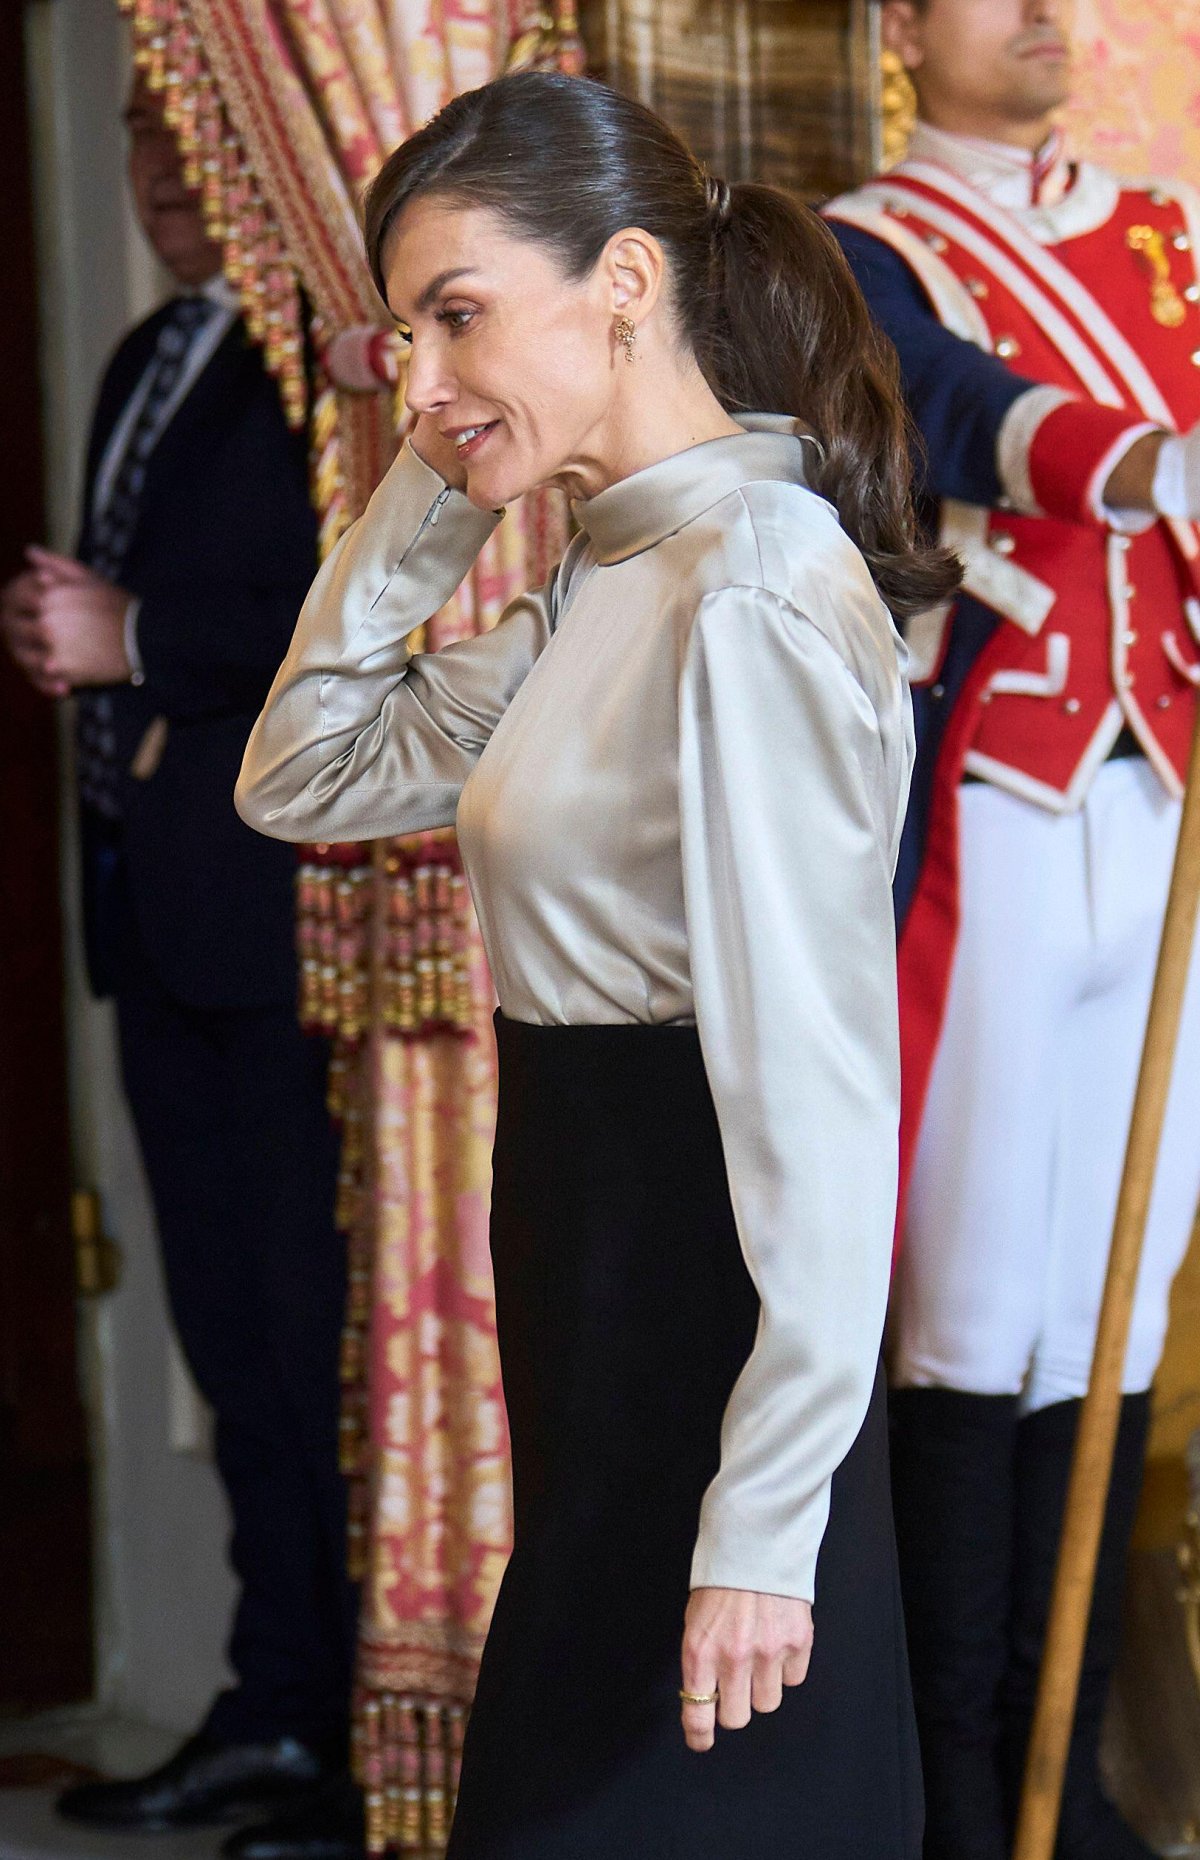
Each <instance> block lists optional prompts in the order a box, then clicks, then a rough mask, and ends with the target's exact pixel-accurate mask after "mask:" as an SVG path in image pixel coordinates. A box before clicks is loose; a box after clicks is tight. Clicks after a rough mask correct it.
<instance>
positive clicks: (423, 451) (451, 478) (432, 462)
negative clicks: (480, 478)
mask: <svg viewBox="0 0 1200 1860" xmlns="http://www.w3.org/2000/svg"><path fill="white" fill-rule="evenodd" d="M408 443H409V445H410V446H411V447H412V449H413V451H414V452H415V453H416V455H417V457H418V458H419V459H420V460H421V462H422V463H423V464H425V465H428V466H430V468H431V469H432V470H433V471H435V472H437V474H438V476H439V477H440V478H444V479H445V480H446V483H447V484H448V485H452V486H453V488H454V489H455V490H456V491H465V490H466V488H467V468H466V466H465V465H464V464H463V462H462V460H461V459H460V458H459V456H458V451H457V448H456V447H455V445H454V441H453V440H451V439H443V437H442V435H441V433H439V432H438V429H437V427H436V426H435V424H434V422H433V420H432V419H431V418H430V416H429V414H427V413H422V414H420V415H419V416H418V418H417V419H416V421H415V422H414V424H413V426H412V428H411V430H410V432H409V435H408Z"/></svg>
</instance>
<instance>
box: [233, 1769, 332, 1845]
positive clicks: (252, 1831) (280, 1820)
mask: <svg viewBox="0 0 1200 1860" xmlns="http://www.w3.org/2000/svg"><path fill="white" fill-rule="evenodd" d="M221 1854H222V1860H366V1848H365V1846H364V1844H363V1798H362V1790H361V1789H356V1788H355V1787H354V1784H353V1783H351V1782H350V1781H349V1780H348V1779H347V1778H344V1777H343V1778H340V1779H338V1780H337V1781H336V1782H333V1783H329V1784H327V1785H326V1787H325V1788H324V1789H322V1790H321V1791H320V1792H319V1794H317V1795H316V1796H314V1797H313V1799H312V1801H311V1802H309V1803H308V1804H307V1805H306V1806H303V1807H300V1808H295V1809H293V1810H292V1811H291V1812H290V1813H288V1814H284V1815H279V1816H278V1817H277V1818H276V1819H275V1820H274V1821H266V1822H263V1823H262V1825H261V1826H256V1827H251V1828H239V1829H238V1831H237V1833H236V1834H231V1835H230V1836H229V1837H228V1839H227V1840H226V1841H224V1842H223V1844H222V1847H221Z"/></svg>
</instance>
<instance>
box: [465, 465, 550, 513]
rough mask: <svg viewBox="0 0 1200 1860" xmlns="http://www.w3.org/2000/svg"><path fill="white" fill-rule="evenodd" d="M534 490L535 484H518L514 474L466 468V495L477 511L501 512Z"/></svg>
mask: <svg viewBox="0 0 1200 1860" xmlns="http://www.w3.org/2000/svg"><path fill="white" fill-rule="evenodd" d="M536 488H537V487H536V485H535V484H526V483H524V482H523V481H520V482H518V481H517V479H516V476H515V474H510V473H501V472H492V471H488V470H487V469H486V468H485V467H480V469H479V470H478V471H472V470H471V468H470V467H469V466H468V467H467V489H466V495H467V498H468V499H469V501H470V502H471V503H472V504H474V506H475V508H476V509H477V510H489V511H490V510H503V509H504V508H505V507H506V506H507V505H508V504H515V503H516V501H517V499H518V498H519V497H524V496H525V494H526V492H528V491H532V490H535V489H536Z"/></svg>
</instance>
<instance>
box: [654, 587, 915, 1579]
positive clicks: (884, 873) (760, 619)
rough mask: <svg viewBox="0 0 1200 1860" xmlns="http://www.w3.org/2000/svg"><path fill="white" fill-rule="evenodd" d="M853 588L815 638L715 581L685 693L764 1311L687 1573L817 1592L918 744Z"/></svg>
mask: <svg viewBox="0 0 1200 1860" xmlns="http://www.w3.org/2000/svg"><path fill="white" fill-rule="evenodd" d="M864 574H865V571H864ZM839 598H841V599H842V603H843V605H842V611H841V614H840V617H839V614H838V613H837V612H835V611H834V610H833V602H832V599H830V600H827V601H826V608H827V613H826V614H824V615H822V614H820V613H818V619H820V620H822V621H824V620H826V619H828V621H829V625H828V627H827V629H826V630H823V629H822V625H819V624H816V623H814V620H813V619H810V618H808V617H806V616H805V615H804V614H802V613H800V612H798V611H797V610H796V609H795V608H794V607H792V606H791V605H789V604H788V603H787V602H786V601H784V600H783V599H781V598H779V597H778V596H777V595H775V594H772V593H769V592H767V591H765V590H764V589H762V588H731V589H727V590H724V591H722V592H719V593H715V594H712V595H710V596H709V597H708V598H707V599H706V600H705V601H704V602H703V603H702V606H701V609H700V612H699V615H698V617H697V620H696V622H695V625H694V628H693V631H692V634H691V637H690V642H689V649H688V654H687V658H686V662H685V665H684V668H683V674H682V680H681V687H680V757H681V768H680V793H681V816H682V850H683V874H684V895H685V905H686V915H687V930H688V943H689V950H690V957H691V967H692V982H693V988H694V993H695V1006H696V1020H697V1024H698V1027H699V1032H700V1039H701V1045H702V1050H703V1053H704V1059H705V1066H706V1070H707V1072H708V1077H709V1081H710V1085H711V1089H712V1093H713V1099H714V1103H715V1107H716V1111H717V1117H718V1122H719V1125H720V1130H721V1136H722V1141H723V1145H724V1149H725V1158H726V1167H727V1171H728V1176H729V1182H730V1190H731V1195H732V1201H733V1207H734V1214H735V1218H736V1222H737V1226H738V1231H739V1235H740V1239H741V1242H742V1248H743V1252H744V1254H745V1258H746V1262H747V1265H748V1268H749V1271H750V1274H751V1276H752V1278H753V1280H754V1282H755V1285H756V1287H757V1290H758V1292H759V1296H760V1299H761V1303H762V1315H761V1319H760V1324H759V1331H758V1336H757V1340H756V1343H755V1346H754V1349H753V1351H752V1353H751V1356H750V1358H749V1360H748V1361H747V1363H746V1366H745V1368H744V1370H743V1372H742V1374H741V1377H740V1378H739V1380H738V1382H737V1384H736V1386H735V1388H734V1391H733V1394H732V1397H731V1399H730V1401H729V1404H728V1408H727V1410H726V1414H725V1419H724V1425H723V1428H722V1436H721V1460H720V1469H719V1471H718V1473H717V1476H716V1478H715V1479H714V1481H713V1483H712V1484H711V1486H710V1487H709V1489H708V1492H707V1494H706V1496H705V1499H704V1503H703V1507H702V1512H701V1520H700V1530H699V1538H698V1542H697V1546H696V1551H695V1558H694V1562H693V1567H692V1586H693V1587H700V1586H709V1585H713V1586H721V1587H729V1588H739V1589H752V1590H758V1591H761V1592H764V1593H772V1594H783V1595H793V1596H798V1597H801V1598H804V1599H808V1600H811V1599H812V1598H813V1595H814V1584H815V1574H816V1563H817V1552H818V1548H819V1546H820V1542H821V1537H822V1534H823V1532H824V1529H825V1524H826V1521H827V1517H828V1511H829V1492H830V1480H831V1477H832V1474H833V1473H834V1471H835V1469H836V1468H837V1466H838V1465H839V1463H840V1462H841V1461H842V1460H843V1459H844V1458H845V1456H846V1454H847V1452H848V1451H849V1449H850V1447H851V1446H852V1445H853V1443H854V1439H855V1437H856V1435H857V1433H858V1430H859V1428H860V1426H861V1424H862V1421H863V1419H864V1416H865V1414H866V1410H867V1405H868V1400H869V1397H870V1394H871V1388H872V1384H873V1381H874V1377H875V1373H876V1366H877V1361H878V1353H879V1347H880V1341H881V1334H882V1328H883V1318H884V1308H885V1304H886V1300H887V1292H888V1278H889V1270H890V1256H891V1245H892V1235H893V1227H894V1220H895V1204H896V1177H897V1127H898V1120H899V1050H898V1049H899V1040H898V1016H897V999H896V966H895V943H894V931H893V915H892V898H891V877H892V869H893V865H894V859H895V849H896V842H897V839H898V835H899V827H900V823H901V820H902V818H903V810H904V802H905V799H906V795H907V785H908V776H909V770H910V767H911V743H912V735H911V720H910V715H909V708H908V699H907V694H906V690H905V687H904V681H903V676H902V671H901V668H900V665H899V664H898V662H897V656H896V655H897V651H898V652H899V653H900V654H902V653H903V648H902V647H899V646H898V645H897V646H896V647H892V646H891V645H890V644H889V643H888V641H887V640H886V638H885V637H884V630H883V629H885V628H886V620H884V621H883V628H881V624H880V622H881V619H882V615H881V613H880V612H879V610H878V602H877V601H875V599H874V596H873V595H872V594H870V593H869V592H866V591H864V592H863V593H862V596H861V598H862V600H863V601H864V602H867V603H873V604H874V606H875V608H876V614H875V616H874V617H873V618H872V619H870V620H869V621H868V623H867V624H866V625H864V626H863V627H862V628H861V629H855V628H854V624H853V623H854V614H853V600H854V596H853V592H851V594H850V595H847V594H846V591H845V589H844V588H843V589H842V590H841V591H840V595H839ZM818 599H820V597H818ZM847 600H849V601H850V603H851V609H850V613H849V619H850V627H849V628H848V629H847V627H846V625H845V620H846V609H845V603H846V601H847ZM827 635H828V636H827ZM833 638H838V639H839V645H838V646H837V647H835V645H834V644H833V643H831V641H832V639H833ZM848 640H849V642H850V643H849V645H848V644H847V641H848ZM856 656H857V657H858V659H859V660H860V664H859V666H858V667H857V669H856V670H852V669H851V663H850V662H848V661H851V662H852V661H853V660H854V659H855V657H856ZM858 672H861V673H862V679H861V681H860V677H859V675H858ZM889 745H890V747H889ZM787 771H797V772H798V774H797V775H796V776H794V777H791V778H789V776H788V774H787Z"/></svg>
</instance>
